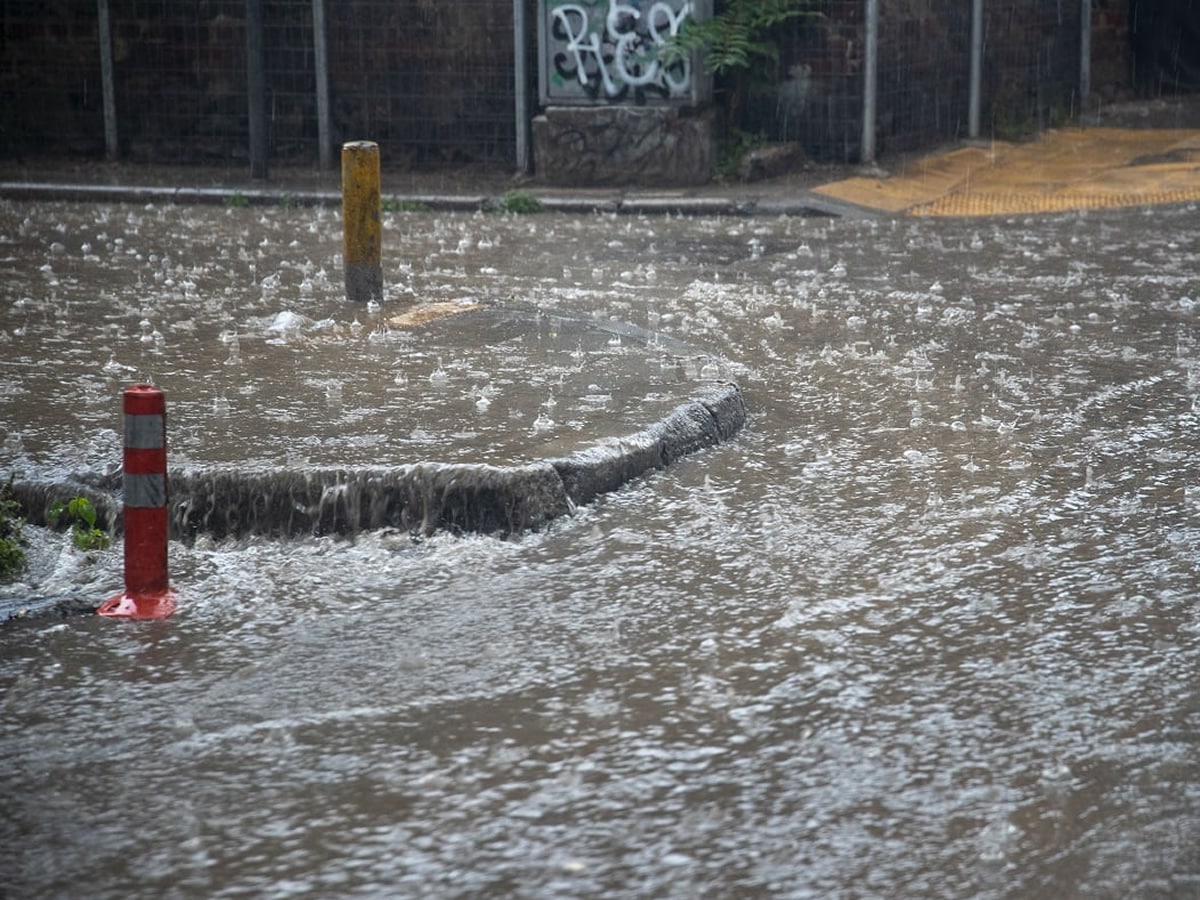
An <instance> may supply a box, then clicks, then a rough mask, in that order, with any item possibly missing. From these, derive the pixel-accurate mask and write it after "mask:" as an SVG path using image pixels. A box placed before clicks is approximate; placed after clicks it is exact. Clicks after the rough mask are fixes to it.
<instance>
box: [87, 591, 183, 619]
mask: <svg viewBox="0 0 1200 900" xmlns="http://www.w3.org/2000/svg"><path fill="white" fill-rule="evenodd" d="M178 596H179V595H178V594H176V593H175V592H174V591H172V590H169V589H168V590H166V591H163V592H162V593H154V594H130V593H129V592H128V591H126V592H124V593H120V594H117V595H116V596H115V597H109V598H108V599H107V600H105V601H104V602H103V603H101V604H100V606H99V608H98V609H97V610H96V614H97V615H100V616H109V617H110V618H114V619H165V618H166V617H167V616H169V615H171V613H173V612H175V598H176V597H178Z"/></svg>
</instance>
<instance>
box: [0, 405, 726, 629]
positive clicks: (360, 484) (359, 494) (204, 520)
mask: <svg viewBox="0 0 1200 900" xmlns="http://www.w3.org/2000/svg"><path fill="white" fill-rule="evenodd" d="M745 422H746V407H745V403H744V401H743V399H742V393H741V390H740V389H739V388H738V387H737V385H736V384H733V383H731V382H720V383H716V384H713V385H710V386H708V387H706V388H704V389H702V390H701V391H699V392H697V393H696V394H694V395H693V396H692V397H691V398H690V399H688V400H686V401H685V402H683V403H681V404H680V405H678V406H677V407H675V409H674V410H672V412H671V413H669V414H668V415H667V416H666V417H665V418H663V419H661V420H660V421H658V422H656V423H655V424H653V425H651V426H649V427H648V428H645V429H643V430H641V431H639V432H637V433H635V434H632V435H629V436H628V437H625V438H616V439H611V440H607V441H604V442H601V443H599V444H597V445H596V446H595V447H591V448H588V449H586V450H581V451H578V452H575V453H572V454H570V455H569V456H565V457H559V458H553V459H546V460H541V461H538V462H532V463H528V464H526V465H520V466H493V465H483V464H470V463H461V464H444V463H433V462H421V463H414V464H411V465H405V466H396V467H361V468H353V469H349V468H347V469H328V468H327V469H313V470H308V471H304V472H291V471H287V470H278V471H270V472H239V471H235V470H231V469H202V468H196V469H181V470H172V471H170V472H169V473H168V479H169V484H170V515H171V536H172V538H173V539H176V540H183V541H192V540H195V539H196V538H197V537H198V536H200V535H208V536H211V537H212V538H214V539H217V540H221V539H229V538H235V539H236V538H242V537H248V536H262V537H274V538H287V537H299V536H302V535H326V534H354V533H356V532H359V531H369V530H376V529H381V528H396V529H399V530H402V531H408V532H411V533H413V534H417V535H429V534H432V533H433V532H435V531H440V530H446V531H452V532H456V533H461V532H478V533H484V534H496V535H499V536H501V537H508V536H511V535H515V534H519V533H521V532H524V531H530V530H537V529H540V528H543V527H545V526H546V525H547V524H548V523H549V522H551V521H552V520H554V519H556V518H558V517H560V516H563V515H568V514H570V513H572V512H573V511H574V510H575V509H576V508H577V507H579V506H583V505H585V504H588V503H591V502H593V501H595V500H596V498H598V497H600V496H602V495H604V494H607V493H610V492H612V491H615V490H617V489H619V488H620V487H622V486H623V485H625V484H628V483H629V482H630V481H633V480H634V479H636V478H639V477H641V476H642V475H645V474H647V473H649V472H653V471H656V470H658V469H663V468H665V467H666V466H668V465H670V464H671V463H673V462H675V461H677V460H679V459H682V458H683V457H685V456H688V455H690V454H693V453H696V452H697V451H699V450H703V449H705V448H708V447H712V446H715V445H717V444H719V443H721V442H723V441H727V440H729V439H731V438H732V437H734V436H735V435H736V434H737V433H738V432H739V431H740V430H741V429H742V427H743V426H744V425H745ZM119 478H120V475H119V474H118V475H114V476H112V477H111V478H110V479H108V480H107V482H106V483H104V484H96V483H91V484H89V483H86V482H84V481H70V482H63V483H54V484H47V483H29V482H16V483H14V484H13V494H14V496H15V498H16V499H17V501H18V502H20V503H21V505H22V507H23V508H24V509H25V512H26V519H27V520H28V521H29V522H30V523H31V524H34V525H44V524H46V520H47V515H48V511H49V509H50V507H51V506H53V505H54V504H55V503H61V502H66V501H67V500H69V499H70V498H72V497H78V496H86V497H87V498H88V499H89V500H91V501H92V504H93V506H95V508H96V510H97V523H98V524H99V525H101V526H102V527H107V528H108V529H109V530H110V531H114V532H115V531H118V530H119V529H118V525H119V515H118V513H119V510H120V499H119V496H118V490H117V484H116V483H117V482H118V481H119ZM101 599H102V598H95V599H88V598H80V597H75V596H71V595H57V596H53V597H42V598H21V599H16V600H13V599H0V622H3V621H5V620H8V619H16V618H22V619H23V618H31V617H33V616H60V617H61V616H67V615H73V614H78V613H88V612H94V611H95V608H96V606H98V605H99V603H100V602H101Z"/></svg>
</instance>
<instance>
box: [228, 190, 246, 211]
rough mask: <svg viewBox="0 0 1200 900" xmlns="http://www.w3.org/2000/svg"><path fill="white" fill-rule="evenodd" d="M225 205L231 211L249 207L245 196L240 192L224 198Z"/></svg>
mask: <svg viewBox="0 0 1200 900" xmlns="http://www.w3.org/2000/svg"><path fill="white" fill-rule="evenodd" d="M225 205H226V206H228V207H229V208H231V209H245V208H246V207H247V206H249V205H250V201H249V200H247V199H246V195H245V194H243V193H242V192H241V191H234V192H233V193H232V194H230V195H229V196H228V197H226V198H225Z"/></svg>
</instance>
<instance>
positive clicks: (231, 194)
mask: <svg viewBox="0 0 1200 900" xmlns="http://www.w3.org/2000/svg"><path fill="white" fill-rule="evenodd" d="M529 193H530V196H531V197H533V198H534V199H536V200H537V201H538V202H539V203H540V204H541V206H542V208H543V209H545V210H547V211H549V212H561V213H581V214H588V213H605V212H606V213H620V214H625V215H676V216H680V215H691V216H756V215H761V216H780V215H788V216H849V215H870V214H871V211H870V210H865V209H863V208H861V207H857V206H855V205H854V204H851V203H844V202H841V201H838V200H836V199H832V198H829V197H822V196H819V195H817V194H813V193H810V192H802V193H800V194H797V195H796V196H793V197H789V198H768V197H761V198H734V197H722V196H716V195H698V196H687V195H660V194H654V193H643V192H638V191H626V190H613V191H597V192H596V193H594V194H593V193H586V192H585V193H579V194H570V193H567V194H563V193H557V192H549V191H546V192H543V191H539V190H536V189H533V190H531V191H530V192H529ZM0 197H2V198H4V199H7V200H25V201H46V200H58V201H71V202H91V203H177V204H197V205H222V204H234V203H237V204H239V205H246V206H283V205H291V206H333V207H338V206H341V203H342V195H341V193H340V192H338V191H319V190H298V191H289V190H287V189H286V188H239V187H211V188H195V187H162V186H153V185H114V184H70V183H55V182H33V181H30V182H22V181H4V182H0ZM388 199H389V200H395V201H397V202H400V203H405V204H411V205H412V207H414V208H424V209H429V210H433V211H445V212H477V211H479V210H489V209H499V208H502V205H503V204H502V198H500V197H495V196H491V195H488V194H480V193H467V194H388Z"/></svg>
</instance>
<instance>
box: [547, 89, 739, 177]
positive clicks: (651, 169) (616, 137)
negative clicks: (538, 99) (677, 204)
mask: <svg viewBox="0 0 1200 900" xmlns="http://www.w3.org/2000/svg"><path fill="white" fill-rule="evenodd" d="M715 121H716V114H715V113H714V112H713V111H712V110H711V109H709V110H705V111H702V112H694V111H691V110H687V109H681V108H678V107H637V106H607V107H549V108H547V109H546V110H545V112H543V113H542V115H540V116H538V117H537V118H535V119H534V120H533V156H534V164H535V166H536V170H537V174H538V177H539V178H540V179H541V180H542V181H544V182H546V183H548V184H565V185H597V186H600V185H638V184H642V185H696V184H704V183H705V182H707V181H709V180H710V179H711V178H712V173H713V168H714V166H715V165H716V130H715Z"/></svg>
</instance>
